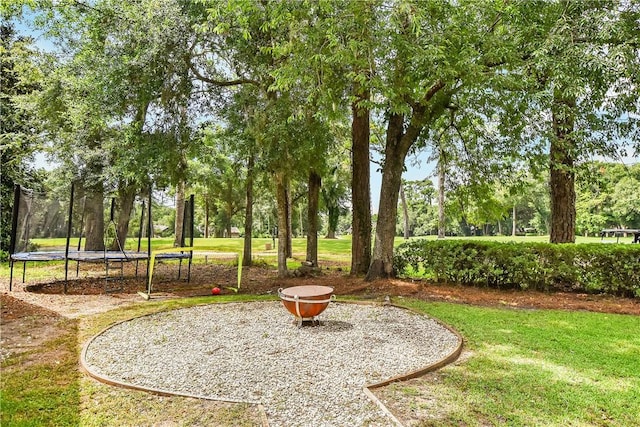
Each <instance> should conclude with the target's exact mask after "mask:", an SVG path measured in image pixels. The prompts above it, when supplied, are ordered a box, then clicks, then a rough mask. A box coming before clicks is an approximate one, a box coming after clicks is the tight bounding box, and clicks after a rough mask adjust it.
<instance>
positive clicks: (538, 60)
mask: <svg viewBox="0 0 640 427" xmlns="http://www.w3.org/2000/svg"><path fill="white" fill-rule="evenodd" d="M527 6H528V7H527V8H525V9H523V12H524V13H526V19H527V20H528V24H529V25H528V26H526V27H523V31H524V32H525V38H526V39H527V40H529V44H530V46H529V47H528V49H527V50H528V51H529V52H530V54H529V55H528V58H527V65H526V70H527V75H528V76H529V77H530V78H529V79H528V82H529V85H528V86H527V90H528V91H529V94H528V99H529V101H530V102H531V108H532V109H533V110H534V112H535V113H538V114H539V115H544V116H545V117H547V118H550V120H548V121H547V123H548V126H547V128H546V129H544V128H543V129H540V131H538V132H535V133H537V134H538V135H544V137H543V138H542V140H544V142H545V143H547V142H548V144H549V187H550V191H551V193H550V200H551V230H550V241H551V242H553V243H567V242H573V241H574V240H575V225H576V211H575V202H576V194H575V173H576V170H577V168H578V167H579V165H580V163H582V162H584V159H585V157H588V156H590V155H593V154H602V155H611V154H612V153H616V152H617V151H619V150H620V147H619V144H620V142H619V141H621V139H620V138H621V137H622V136H624V135H625V134H627V135H628V134H629V132H630V131H631V130H632V129H633V128H634V127H636V128H637V123H634V120H627V121H626V122H625V121H624V120H621V117H623V116H627V115H628V113H629V111H637V109H638V105H637V102H636V100H635V99H632V98H635V96H633V95H631V93H633V90H634V89H633V88H634V87H635V88H637V83H638V76H637V73H636V72H633V71H632V70H637V66H638V60H639V59H640V56H639V55H638V43H637V28H636V31H635V32H633V31H630V29H631V27H633V26H634V25H635V26H637V15H638V10H637V7H636V6H633V5H631V4H628V3H626V2H604V3H600V2H586V3H584V2H570V1H561V2H554V3H547V2H544V3H542V4H534V3H528V4H527ZM632 22H636V24H632ZM532 117H536V116H533V115H532ZM538 117H540V116H538ZM534 127H536V126H535V124H533V123H532V125H531V126H530V128H534ZM529 137H530V136H529Z"/></svg>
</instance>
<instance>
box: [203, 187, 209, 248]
mask: <svg viewBox="0 0 640 427" xmlns="http://www.w3.org/2000/svg"><path fill="white" fill-rule="evenodd" d="M204 238H205V239H208V238H209V195H208V194H205V196H204Z"/></svg>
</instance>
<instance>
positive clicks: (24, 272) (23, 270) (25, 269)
mask: <svg viewBox="0 0 640 427" xmlns="http://www.w3.org/2000/svg"><path fill="white" fill-rule="evenodd" d="M26 275H27V261H23V262H22V283H24V280H25V277H26Z"/></svg>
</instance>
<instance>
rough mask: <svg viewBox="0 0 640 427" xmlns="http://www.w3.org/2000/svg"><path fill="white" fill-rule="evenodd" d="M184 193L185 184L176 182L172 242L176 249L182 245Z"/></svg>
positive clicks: (181, 181) (182, 181)
mask: <svg viewBox="0 0 640 427" xmlns="http://www.w3.org/2000/svg"><path fill="white" fill-rule="evenodd" d="M184 192H185V182H184V180H183V179H181V180H180V181H179V182H178V185H176V223H175V233H176V237H175V239H174V240H173V246H176V247H178V246H183V245H184V242H183V241H182V227H183V225H184Z"/></svg>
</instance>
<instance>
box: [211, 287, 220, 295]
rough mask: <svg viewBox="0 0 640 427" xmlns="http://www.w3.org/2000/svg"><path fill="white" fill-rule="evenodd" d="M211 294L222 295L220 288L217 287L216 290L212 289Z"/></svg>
mask: <svg viewBox="0 0 640 427" xmlns="http://www.w3.org/2000/svg"><path fill="white" fill-rule="evenodd" d="M211 293H212V294H213V295H220V288H218V287H215V288H213V289H211Z"/></svg>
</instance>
